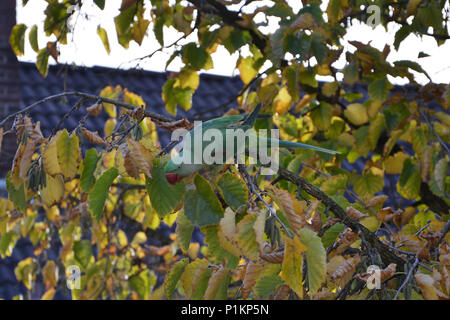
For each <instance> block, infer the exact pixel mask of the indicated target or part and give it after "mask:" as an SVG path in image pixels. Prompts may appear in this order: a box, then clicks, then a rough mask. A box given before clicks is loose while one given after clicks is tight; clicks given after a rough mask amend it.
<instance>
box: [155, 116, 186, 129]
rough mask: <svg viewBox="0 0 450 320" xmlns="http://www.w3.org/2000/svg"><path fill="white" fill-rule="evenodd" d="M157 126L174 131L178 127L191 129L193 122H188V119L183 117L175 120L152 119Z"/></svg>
mask: <svg viewBox="0 0 450 320" xmlns="http://www.w3.org/2000/svg"><path fill="white" fill-rule="evenodd" d="M152 121H153V122H154V123H155V124H156V125H157V126H158V127H160V128H163V129H166V130H169V131H174V130H176V129H178V128H184V129H186V130H191V129H192V128H193V127H194V124H193V123H192V122H189V120H187V119H185V118H183V119H180V120H177V121H172V122H166V121H157V120H152Z"/></svg>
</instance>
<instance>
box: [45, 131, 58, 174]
mask: <svg viewBox="0 0 450 320" xmlns="http://www.w3.org/2000/svg"><path fill="white" fill-rule="evenodd" d="M60 133H61V131H59V132H58V133H57V134H56V135H55V136H54V137H53V138H52V139H51V140H50V142H49V143H48V144H47V145H46V146H45V149H44V153H43V154H42V160H43V163H44V169H45V172H46V173H47V174H49V175H51V176H55V175H57V174H60V173H61V168H60V167H59V162H58V152H57V150H58V147H57V141H58V137H59V135H60Z"/></svg>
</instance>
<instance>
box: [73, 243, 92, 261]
mask: <svg viewBox="0 0 450 320" xmlns="http://www.w3.org/2000/svg"><path fill="white" fill-rule="evenodd" d="M72 249H73V252H74V256H75V260H76V261H77V262H78V263H79V264H80V266H81V267H83V268H86V267H87V265H88V264H89V262H90V261H91V257H92V245H91V242H90V241H89V240H81V241H75V242H74V243H73V248H72Z"/></svg>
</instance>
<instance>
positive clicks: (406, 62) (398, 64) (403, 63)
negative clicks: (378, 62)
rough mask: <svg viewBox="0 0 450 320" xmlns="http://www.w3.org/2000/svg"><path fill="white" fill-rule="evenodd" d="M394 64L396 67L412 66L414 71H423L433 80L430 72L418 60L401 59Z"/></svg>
mask: <svg viewBox="0 0 450 320" xmlns="http://www.w3.org/2000/svg"><path fill="white" fill-rule="evenodd" d="M394 65H395V66H396V67H407V68H410V69H412V70H414V71H417V72H419V73H423V74H424V75H426V76H427V78H428V79H430V81H431V78H430V76H429V75H428V73H427V72H426V71H425V70H424V69H423V68H422V67H421V66H420V64H418V63H417V62H414V61H409V60H400V61H395V62H394Z"/></svg>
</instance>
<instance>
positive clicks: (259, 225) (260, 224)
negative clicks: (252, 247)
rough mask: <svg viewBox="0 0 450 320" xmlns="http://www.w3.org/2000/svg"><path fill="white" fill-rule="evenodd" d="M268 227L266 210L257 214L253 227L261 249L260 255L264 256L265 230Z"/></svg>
mask: <svg viewBox="0 0 450 320" xmlns="http://www.w3.org/2000/svg"><path fill="white" fill-rule="evenodd" d="M265 225H266V210H260V211H259V212H258V213H257V217H256V220H255V224H254V225H253V230H254V231H255V235H256V243H257V244H258V247H259V253H260V254H262V252H263V249H264V228H265Z"/></svg>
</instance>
